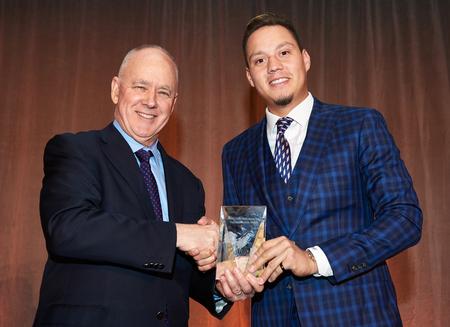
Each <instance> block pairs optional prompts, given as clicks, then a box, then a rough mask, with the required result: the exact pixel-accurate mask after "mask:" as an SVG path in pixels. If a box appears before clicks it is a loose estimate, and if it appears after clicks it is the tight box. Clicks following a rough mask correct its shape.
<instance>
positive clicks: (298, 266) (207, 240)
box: [176, 217, 317, 302]
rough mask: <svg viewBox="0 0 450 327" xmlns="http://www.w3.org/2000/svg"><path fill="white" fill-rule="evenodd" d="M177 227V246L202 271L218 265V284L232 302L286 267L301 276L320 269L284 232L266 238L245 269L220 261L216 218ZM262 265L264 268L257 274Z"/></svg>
mask: <svg viewBox="0 0 450 327" xmlns="http://www.w3.org/2000/svg"><path fill="white" fill-rule="evenodd" d="M176 228H177V248H178V249H179V250H181V251H184V252H185V253H186V254H187V255H189V256H191V257H192V258H193V259H194V260H195V261H196V263H197V266H198V269H199V270H200V271H207V270H210V269H212V268H214V267H215V266H217V268H216V288H217V290H218V291H219V292H220V293H221V294H222V296H224V297H225V298H226V299H228V300H229V301H232V302H235V301H240V300H244V299H246V298H250V297H252V296H253V295H254V294H255V292H262V291H263V290H264V284H265V283H266V282H267V281H269V282H274V281H275V280H276V279H277V278H278V277H279V276H280V275H281V274H283V273H285V272H286V271H289V273H292V274H293V275H295V276H299V277H300V276H302V277H303V276H309V275H312V274H315V273H317V264H316V262H315V260H314V258H313V257H311V255H310V254H308V253H307V252H306V251H304V250H303V249H300V248H299V247H298V246H296V244H295V242H293V241H290V240H289V239H288V238H286V237H285V236H280V237H278V238H275V239H271V240H268V241H265V242H263V243H262V245H261V246H260V247H259V248H258V249H257V250H256V251H255V252H254V253H253V254H252V255H251V256H250V258H249V260H248V264H247V268H246V269H245V271H242V270H241V269H239V268H238V267H234V268H232V267H230V266H229V265H227V264H226V263H224V262H219V263H217V248H218V243H219V226H218V225H217V224H216V223H215V222H214V221H213V220H211V219H209V218H207V217H202V218H200V220H199V221H198V222H197V224H176ZM261 269H264V270H263V271H262V272H261V274H257V273H256V272H258V271H260V270H261Z"/></svg>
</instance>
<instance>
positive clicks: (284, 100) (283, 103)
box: [274, 95, 294, 107]
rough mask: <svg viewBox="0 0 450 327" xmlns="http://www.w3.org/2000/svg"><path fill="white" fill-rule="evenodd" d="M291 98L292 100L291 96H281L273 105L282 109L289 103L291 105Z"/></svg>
mask: <svg viewBox="0 0 450 327" xmlns="http://www.w3.org/2000/svg"><path fill="white" fill-rule="evenodd" d="M293 98H294V96H293V95H286V96H283V97H281V98H278V99H276V100H274V103H275V104H276V105H277V106H280V107H284V106H287V105H288V104H289V103H291V102H292V99H293Z"/></svg>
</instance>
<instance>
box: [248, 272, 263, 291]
mask: <svg viewBox="0 0 450 327" xmlns="http://www.w3.org/2000/svg"><path fill="white" fill-rule="evenodd" d="M246 278H247V281H248V282H249V284H250V285H251V286H252V288H253V290H254V292H258V293H261V292H262V291H263V290H264V284H262V285H261V284H260V283H259V281H258V278H256V277H255V276H253V275H252V274H247V275H246ZM252 296H253V295H252Z"/></svg>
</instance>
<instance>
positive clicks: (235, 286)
mask: <svg viewBox="0 0 450 327" xmlns="http://www.w3.org/2000/svg"><path fill="white" fill-rule="evenodd" d="M225 277H226V279H227V282H228V285H229V286H230V289H231V291H232V292H233V294H234V295H236V296H239V295H242V294H243V291H242V289H241V285H240V284H239V281H238V280H237V278H235V276H234V274H233V273H232V272H231V271H230V270H228V269H227V270H225Z"/></svg>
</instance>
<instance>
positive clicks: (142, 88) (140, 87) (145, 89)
mask: <svg viewBox="0 0 450 327" xmlns="http://www.w3.org/2000/svg"><path fill="white" fill-rule="evenodd" d="M133 90H136V91H139V92H145V91H147V88H146V87H145V86H142V85H134V86H133Z"/></svg>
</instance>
